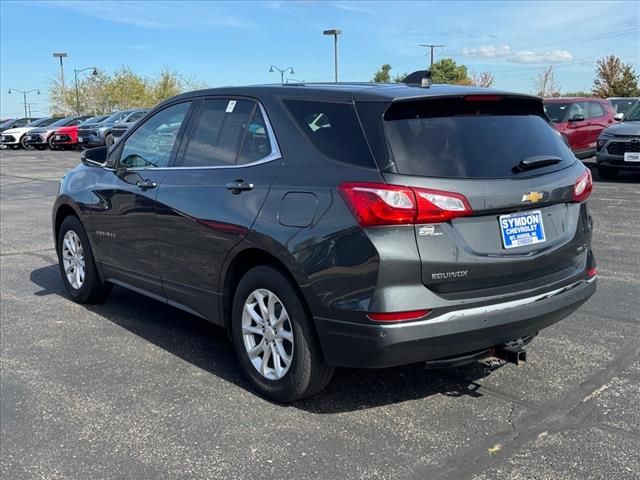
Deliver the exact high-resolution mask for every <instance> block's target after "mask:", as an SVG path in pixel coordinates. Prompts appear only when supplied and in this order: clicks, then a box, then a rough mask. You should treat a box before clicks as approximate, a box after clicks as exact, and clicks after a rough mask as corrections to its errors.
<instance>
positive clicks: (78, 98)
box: [73, 67, 98, 115]
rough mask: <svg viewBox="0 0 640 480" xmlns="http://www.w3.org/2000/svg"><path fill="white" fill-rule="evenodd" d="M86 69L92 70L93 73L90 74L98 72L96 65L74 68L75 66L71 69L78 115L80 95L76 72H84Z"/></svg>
mask: <svg viewBox="0 0 640 480" xmlns="http://www.w3.org/2000/svg"><path fill="white" fill-rule="evenodd" d="M87 70H93V73H92V74H91V75H97V74H98V69H97V68H96V67H87V68H81V69H79V70H76V69H75V68H74V69H73V76H74V80H75V86H76V113H77V114H78V115H80V95H79V94H78V74H79V73H82V72H85V71H87Z"/></svg>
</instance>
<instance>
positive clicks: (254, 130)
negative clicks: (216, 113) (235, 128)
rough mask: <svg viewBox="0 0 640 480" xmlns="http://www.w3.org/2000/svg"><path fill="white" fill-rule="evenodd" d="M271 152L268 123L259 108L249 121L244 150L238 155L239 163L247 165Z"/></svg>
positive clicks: (243, 144)
mask: <svg viewBox="0 0 640 480" xmlns="http://www.w3.org/2000/svg"><path fill="white" fill-rule="evenodd" d="M270 153H271V141H270V140H269V133H268V131H267V124H266V122H265V121H264V117H263V116H262V111H261V110H260V109H259V108H256V109H255V112H254V113H253V118H252V119H251V122H249V127H248V128H247V134H246V135H245V137H244V141H243V142H242V150H240V155H239V156H238V164H239V165H246V164H247V163H252V162H255V161H257V160H260V159H262V158H265V157H266V156H267V155H269V154H270Z"/></svg>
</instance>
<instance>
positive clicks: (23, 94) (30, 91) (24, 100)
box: [9, 88, 40, 117]
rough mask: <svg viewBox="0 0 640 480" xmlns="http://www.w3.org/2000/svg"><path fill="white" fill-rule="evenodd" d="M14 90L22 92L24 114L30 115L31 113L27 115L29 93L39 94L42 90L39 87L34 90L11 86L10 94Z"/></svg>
mask: <svg viewBox="0 0 640 480" xmlns="http://www.w3.org/2000/svg"><path fill="white" fill-rule="evenodd" d="M13 92H18V93H21V94H22V101H23V102H24V116H25V117H28V116H29V115H27V94H28V93H33V92H38V95H40V90H38V89H37V88H34V89H33V90H18V89H17V88H10V89H9V95H11V94H12V93H13Z"/></svg>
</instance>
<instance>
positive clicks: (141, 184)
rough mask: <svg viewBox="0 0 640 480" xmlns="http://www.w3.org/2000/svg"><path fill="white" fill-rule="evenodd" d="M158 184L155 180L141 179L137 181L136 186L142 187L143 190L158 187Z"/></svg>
mask: <svg viewBox="0 0 640 480" xmlns="http://www.w3.org/2000/svg"><path fill="white" fill-rule="evenodd" d="M157 186H158V184H157V183H156V182H153V181H151V180H140V181H138V182H136V187H138V188H140V189H142V190H149V189H150V188H156V187H157Z"/></svg>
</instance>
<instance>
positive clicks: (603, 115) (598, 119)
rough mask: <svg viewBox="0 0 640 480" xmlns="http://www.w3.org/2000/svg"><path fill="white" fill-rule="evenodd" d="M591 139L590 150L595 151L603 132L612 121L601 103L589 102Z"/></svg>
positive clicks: (589, 138)
mask: <svg viewBox="0 0 640 480" xmlns="http://www.w3.org/2000/svg"><path fill="white" fill-rule="evenodd" d="M588 120H589V137H588V139H587V142H588V145H589V146H588V148H589V149H593V150H595V148H596V142H597V141H598V137H599V136H600V134H601V133H602V131H603V130H604V129H605V128H607V127H608V126H609V125H610V124H611V123H612V120H611V118H610V116H609V115H607V112H606V111H605V109H604V107H603V106H602V104H601V103H600V102H595V101H594V102H589V119H588Z"/></svg>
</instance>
